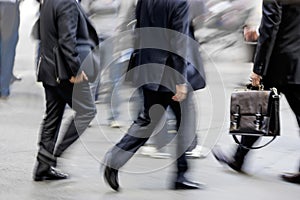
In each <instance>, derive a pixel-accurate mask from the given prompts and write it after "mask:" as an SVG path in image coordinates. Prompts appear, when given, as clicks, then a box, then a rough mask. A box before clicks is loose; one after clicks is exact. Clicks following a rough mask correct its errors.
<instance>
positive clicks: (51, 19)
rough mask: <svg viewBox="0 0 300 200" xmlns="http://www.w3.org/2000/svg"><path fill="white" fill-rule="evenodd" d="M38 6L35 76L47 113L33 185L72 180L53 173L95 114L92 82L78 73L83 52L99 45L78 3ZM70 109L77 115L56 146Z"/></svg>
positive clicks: (50, 0)
mask: <svg viewBox="0 0 300 200" xmlns="http://www.w3.org/2000/svg"><path fill="white" fill-rule="evenodd" d="M40 3H41V7H40V24H39V25H40V28H39V29H40V30H39V32H40V58H39V65H38V69H37V75H38V81H41V82H42V83H43V86H44V89H45V97H46V113H45V117H44V120H43V123H42V127H41V133H40V141H39V147H40V148H39V151H38V155H37V163H36V168H35V170H34V176H33V179H34V180H35V181H43V180H58V179H65V178H67V177H68V175H67V174H64V173H61V172H59V171H58V170H57V169H55V168H54V167H55V166H56V158H57V157H60V156H61V155H62V153H63V152H64V151H65V150H66V149H67V148H68V147H69V146H70V145H71V144H72V143H73V142H75V141H76V140H77V139H78V138H79V136H80V135H81V134H82V133H83V132H84V131H85V129H86V128H87V127H88V125H89V123H90V122H91V120H92V119H93V118H94V116H95V114H96V107H95V104H94V101H93V97H92V95H91V91H90V87H89V83H88V77H87V76H86V74H85V73H84V71H82V70H81V69H80V67H81V63H82V62H83V59H84V57H83V56H82V51H81V50H82V49H88V50H89V51H91V50H92V49H93V48H94V47H96V46H97V45H98V43H99V41H98V36H97V33H96V31H95V29H94V28H93V26H92V25H91V23H90V22H89V20H88V18H87V17H86V15H85V13H84V12H83V10H82V9H81V7H80V5H79V4H78V2H77V1H76V0H40ZM62 63H63V64H62ZM59 73H61V75H62V76H61V77H60V75H59ZM67 104H68V105H69V106H70V107H72V108H73V110H74V111H75V115H74V117H73V118H72V120H71V122H70V124H69V126H68V127H67V129H66V131H65V133H64V136H63V137H62V140H61V142H60V143H59V144H57V138H58V135H59V130H60V125H61V122H62V117H63V114H64V111H65V106H66V105H67Z"/></svg>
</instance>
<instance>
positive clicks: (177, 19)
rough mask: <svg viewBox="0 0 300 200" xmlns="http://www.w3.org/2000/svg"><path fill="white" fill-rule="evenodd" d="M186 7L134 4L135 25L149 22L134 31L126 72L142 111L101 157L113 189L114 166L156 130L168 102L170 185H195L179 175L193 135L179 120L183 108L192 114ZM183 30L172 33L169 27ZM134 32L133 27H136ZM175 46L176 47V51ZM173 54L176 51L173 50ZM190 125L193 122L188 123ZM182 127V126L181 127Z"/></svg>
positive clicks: (158, 1) (159, 0)
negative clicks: (172, 132)
mask: <svg viewBox="0 0 300 200" xmlns="http://www.w3.org/2000/svg"><path fill="white" fill-rule="evenodd" d="M188 10H189V6H188V3H187V1H185V0H139V1H138V4H137V7H136V19H137V25H136V28H146V27H152V28H154V30H152V31H151V29H150V30H149V31H145V32H143V29H141V31H142V33H140V34H139V35H138V36H137V41H136V42H137V49H138V50H135V52H134V53H133V56H132V60H131V63H133V64H130V66H129V71H128V74H127V75H128V77H129V79H131V81H132V82H133V83H134V84H136V85H137V87H139V86H140V87H142V90H143V99H144V106H143V113H142V114H141V115H140V116H139V117H138V119H137V120H136V121H135V122H134V123H133V124H132V125H131V127H130V128H129V130H128V132H127V134H126V135H125V136H124V137H123V138H122V139H121V140H120V141H119V142H118V143H117V144H116V145H115V146H114V147H113V148H112V149H111V150H110V151H108V152H107V154H106V156H105V165H106V167H105V171H104V178H105V180H106V182H107V183H108V184H109V185H110V186H111V187H112V188H113V189H114V190H116V191H118V190H119V183H118V172H119V169H120V168H121V167H122V166H123V165H125V164H126V162H127V161H128V160H129V159H130V158H131V157H132V156H133V155H134V154H135V152H136V151H137V150H138V149H139V148H140V147H141V146H142V145H144V144H145V142H146V141H147V140H148V139H149V137H150V136H151V134H152V133H153V132H154V131H155V130H156V128H157V125H158V123H159V121H160V119H161V118H162V117H163V116H164V114H165V110H166V109H167V108H168V107H169V108H171V109H172V110H173V112H174V114H175V116H176V121H177V124H176V127H177V131H178V133H177V136H178V145H177V157H176V158H177V173H176V177H175V179H174V183H173V184H174V185H173V186H172V187H173V188H174V189H199V188H201V185H200V184H199V183H195V182H192V181H189V180H187V179H186V177H185V173H186V172H187V170H188V163H187V160H186V155H185V152H186V150H187V149H188V147H189V146H190V144H191V142H192V141H193V139H194V138H195V132H194V129H192V130H193V131H188V128H187V127H186V126H184V125H182V123H184V119H185V116H186V115H187V113H189V114H190V113H193V111H194V110H195V108H194V107H193V104H192V103H191V102H192V98H191V97H190V93H188V87H189V85H188V84H187V81H186V80H187V63H186V61H185V60H184V59H182V58H181V57H180V56H178V55H176V54H175V53H172V52H176V53H177V51H183V52H182V54H181V56H182V57H183V58H186V55H185V53H184V52H186V51H187V37H186V36H187V35H188V34H189V14H188ZM146 29H147V28H146ZM171 30H174V31H176V32H178V33H181V34H184V35H185V36H182V35H180V34H179V35H180V36H179V37H176V36H175V37H174V35H173V37H172V34H170V31H171ZM138 31H139V30H138ZM153 43H155V44H156V45H162V46H168V47H169V48H170V49H168V50H164V49H159V48H154V47H153V48H147V47H145V46H147V45H149V44H153ZM176 50H177V51H176ZM178 54H179V53H178ZM199 82H203V80H199ZM194 125H195V124H194ZM182 127H185V128H184V129H183V128H182Z"/></svg>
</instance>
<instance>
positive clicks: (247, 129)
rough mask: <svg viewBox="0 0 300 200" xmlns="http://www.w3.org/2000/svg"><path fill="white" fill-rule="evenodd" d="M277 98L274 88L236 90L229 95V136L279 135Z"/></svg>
mask: <svg viewBox="0 0 300 200" xmlns="http://www.w3.org/2000/svg"><path fill="white" fill-rule="evenodd" d="M279 98H280V95H279V94H278V93H277V89H276V88H271V89H270V90H249V89H246V88H245V89H236V90H235V91H234V92H233V93H232V94H231V105H230V134H232V135H252V136H273V137H276V136H278V135H280V120H279Z"/></svg>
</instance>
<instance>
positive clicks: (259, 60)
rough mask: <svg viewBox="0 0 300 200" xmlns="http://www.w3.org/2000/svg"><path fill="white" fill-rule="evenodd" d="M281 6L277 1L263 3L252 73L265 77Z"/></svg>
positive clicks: (279, 18) (276, 31)
mask: <svg viewBox="0 0 300 200" xmlns="http://www.w3.org/2000/svg"><path fill="white" fill-rule="evenodd" d="M281 13H282V6H281V3H279V2H278V0H271V1H270V0H268V1H264V2H263V16H262V21H261V25H260V28H259V33H260V36H259V39H258V44H257V49H256V54H255V59H254V67H253V72H254V73H256V74H258V75H262V76H263V75H265V72H266V70H267V67H268V63H269V60H270V57H271V53H272V51H273V47H274V43H275V40H276V36H277V33H278V30H279V25H280V22H281Z"/></svg>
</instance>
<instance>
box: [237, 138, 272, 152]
mask: <svg viewBox="0 0 300 200" xmlns="http://www.w3.org/2000/svg"><path fill="white" fill-rule="evenodd" d="M276 136H277V135H275V136H274V137H273V138H272V139H271V140H270V141H269V142H267V143H266V144H264V145H261V146H257V147H246V146H244V145H243V144H242V143H241V142H240V141H239V140H238V138H237V137H236V135H232V137H233V139H234V141H235V143H237V144H238V145H239V146H241V147H242V148H244V149H248V150H251V149H261V148H263V147H265V146H267V145H269V144H270V143H271V142H273V141H274V140H275V138H276Z"/></svg>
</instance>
